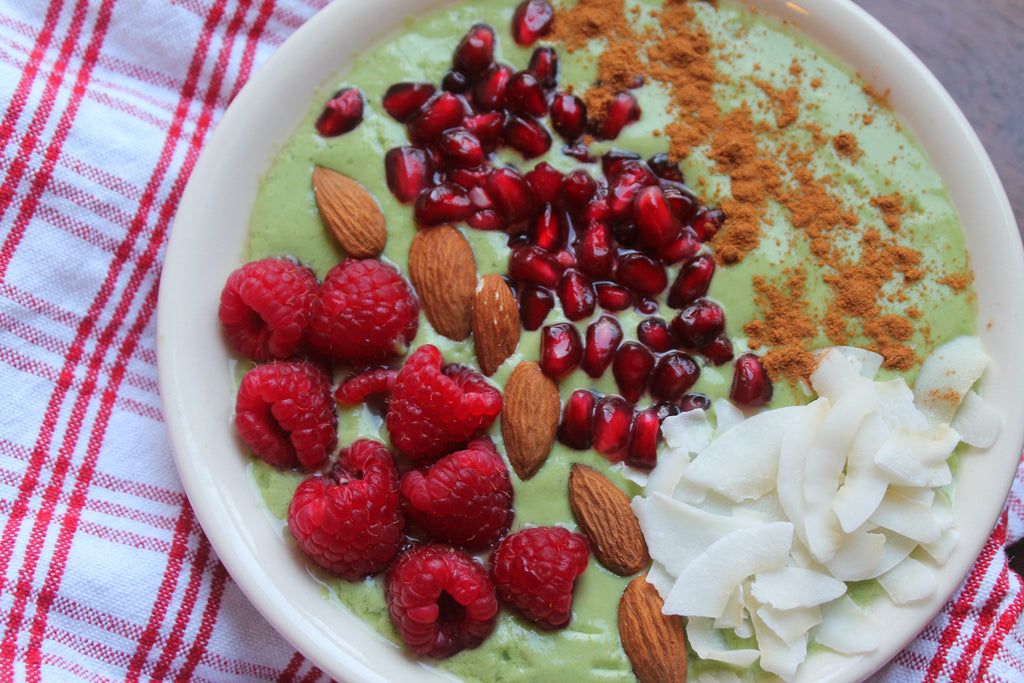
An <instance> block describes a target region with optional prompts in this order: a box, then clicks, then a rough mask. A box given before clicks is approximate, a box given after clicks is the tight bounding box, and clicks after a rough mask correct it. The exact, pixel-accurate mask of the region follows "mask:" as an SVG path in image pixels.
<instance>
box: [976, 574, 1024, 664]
mask: <svg viewBox="0 0 1024 683" xmlns="http://www.w3.org/2000/svg"><path fill="white" fill-rule="evenodd" d="M1003 572H1004V575H1006V576H1007V580H1008V581H1011V582H1012V584H1013V590H1014V591H1016V596H1015V597H1014V598H1013V601H1012V602H1010V604H1009V605H1007V606H1006V608H1005V609H1004V610H1003V613H1002V615H1001V616H1000V617H999V621H998V623H997V624H996V628H995V630H994V631H993V632H992V635H991V636H990V637H989V639H988V642H987V643H985V648H984V650H982V653H981V662H980V664H979V666H978V679H979V680H984V678H985V675H986V674H987V673H988V669H989V667H990V666H991V664H992V662H993V661H994V660H995V658H996V654H997V653H998V652H999V650H1001V649H1002V646H1003V641H1004V640H1005V639H1006V635H1007V634H1008V633H1009V632H1010V629H1011V628H1013V626H1014V625H1015V624H1016V623H1017V622H1018V621H1019V620H1020V618H1021V614H1022V613H1024V582H1022V581H1021V577H1019V576H1018V575H1017V574H1016V572H1012V571H1009V570H1007V569H1004V570H1003Z"/></svg>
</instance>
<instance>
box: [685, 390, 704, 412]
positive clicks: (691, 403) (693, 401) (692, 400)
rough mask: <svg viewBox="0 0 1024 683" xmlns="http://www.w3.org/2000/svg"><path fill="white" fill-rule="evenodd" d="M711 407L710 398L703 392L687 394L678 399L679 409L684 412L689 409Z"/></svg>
mask: <svg viewBox="0 0 1024 683" xmlns="http://www.w3.org/2000/svg"><path fill="white" fill-rule="evenodd" d="M710 407H711V399H710V398H708V397H707V396H705V395H704V394H687V395H686V396H683V397H682V398H681V399H679V409H680V410H681V411H683V412H684V413H686V412H689V411H691V410H707V409H709V408H710Z"/></svg>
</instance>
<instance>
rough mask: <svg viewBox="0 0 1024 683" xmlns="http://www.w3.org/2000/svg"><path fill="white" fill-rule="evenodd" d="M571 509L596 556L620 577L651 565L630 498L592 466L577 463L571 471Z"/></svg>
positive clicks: (645, 542)
mask: <svg viewBox="0 0 1024 683" xmlns="http://www.w3.org/2000/svg"><path fill="white" fill-rule="evenodd" d="M569 506H570V507H571V508H572V512H573V514H574V515H576V521H577V522H578V523H579V525H580V528H581V529H582V530H583V533H584V534H586V536H587V540H589V541H590V547H591V549H592V550H593V551H594V556H595V557H596V558H597V561H598V562H600V563H601V564H602V565H604V567H605V568H606V569H608V570H609V571H611V572H613V573H615V574H618V575H619V576H629V575H630V574H635V573H637V572H638V571H640V570H641V569H643V568H644V567H646V566H647V563H648V562H650V559H651V558H650V555H649V554H648V552H647V541H645V540H644V534H643V532H642V531H641V530H640V523H639V522H638V521H637V519H636V515H634V514H633V510H632V509H631V508H630V507H629V498H628V497H627V496H626V494H625V493H623V492H622V489H620V488H619V487H618V486H616V485H615V484H614V483H612V481H611V480H610V479H609V478H608V477H606V476H604V475H603V474H601V473H600V472H598V471H597V470H595V469H594V468H593V467H589V466H587V465H583V464H580V463H574V464H573V466H572V468H571V469H570V470H569Z"/></svg>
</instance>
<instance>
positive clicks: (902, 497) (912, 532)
mask: <svg viewBox="0 0 1024 683" xmlns="http://www.w3.org/2000/svg"><path fill="white" fill-rule="evenodd" d="M871 521H872V522H874V523H875V524H877V525H878V526H880V527H884V528H886V529H889V530H890V531H894V532H896V533H897V534H900V535H901V536H905V537H907V538H909V539H912V540H914V541H917V542H918V543H934V542H936V541H938V540H939V536H940V535H941V534H942V526H941V525H940V523H939V521H938V520H937V519H936V516H935V513H934V512H933V510H932V506H931V505H930V504H929V503H926V502H923V501H921V500H914V499H913V498H912V497H909V496H907V495H906V493H905V492H904V491H903V490H900V489H890V490H889V492H888V493H886V494H885V498H883V499H882V503H881V504H880V505H879V506H878V509H877V510H875V512H874V514H872V515H871Z"/></svg>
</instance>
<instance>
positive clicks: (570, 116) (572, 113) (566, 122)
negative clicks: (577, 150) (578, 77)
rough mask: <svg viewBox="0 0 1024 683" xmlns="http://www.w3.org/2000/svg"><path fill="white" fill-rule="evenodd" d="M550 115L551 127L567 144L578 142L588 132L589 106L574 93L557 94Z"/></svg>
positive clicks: (552, 101) (552, 102)
mask: <svg viewBox="0 0 1024 683" xmlns="http://www.w3.org/2000/svg"><path fill="white" fill-rule="evenodd" d="M550 113H551V127H552V128H554V129H555V132H556V133H558V134H559V135H561V136H562V139H564V140H566V141H567V142H572V141H573V140H578V139H579V138H580V137H581V136H582V135H583V134H584V133H585V132H586V130H587V105H586V104H584V103H583V100H581V99H580V98H579V97H577V96H576V95H573V94H572V93H567V92H560V93H556V94H555V96H554V98H553V99H552V100H551V109H550Z"/></svg>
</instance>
